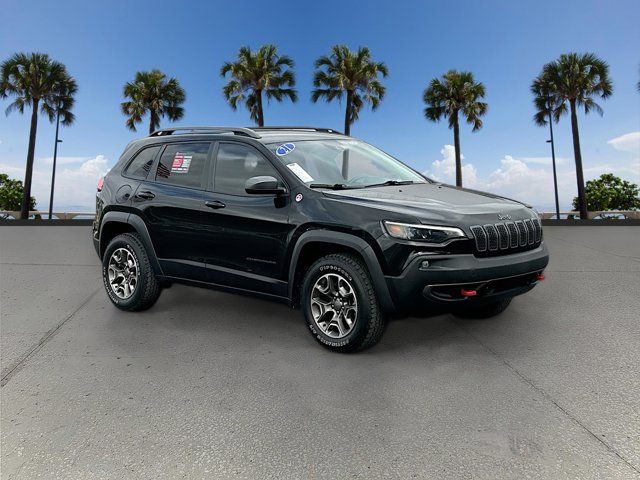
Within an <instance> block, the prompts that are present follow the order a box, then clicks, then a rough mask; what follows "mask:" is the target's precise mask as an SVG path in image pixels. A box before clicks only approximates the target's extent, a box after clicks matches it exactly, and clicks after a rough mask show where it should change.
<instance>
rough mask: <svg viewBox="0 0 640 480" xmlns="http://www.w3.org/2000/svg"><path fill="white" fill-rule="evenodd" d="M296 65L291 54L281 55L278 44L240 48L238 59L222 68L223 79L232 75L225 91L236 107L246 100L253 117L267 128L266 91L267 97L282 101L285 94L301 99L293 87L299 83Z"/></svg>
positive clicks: (231, 103) (230, 102)
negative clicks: (264, 100) (264, 96)
mask: <svg viewBox="0 0 640 480" xmlns="http://www.w3.org/2000/svg"><path fill="white" fill-rule="evenodd" d="M293 66H294V63H293V60H291V59H290V58H289V57H288V56H286V55H278V48H277V47H276V46H275V45H262V46H261V47H260V48H259V49H258V50H257V51H255V52H252V51H251V49H250V48H249V47H241V48H240V50H239V51H238V58H237V59H236V61H235V62H225V63H224V65H222V68H220V76H221V77H222V78H225V77H226V76H227V74H230V79H229V82H228V83H227V84H226V85H225V86H224V88H223V89H222V92H223V93H224V96H225V98H226V99H227V102H229V105H230V106H231V108H232V109H233V110H237V109H238V105H240V104H242V103H244V104H245V106H246V107H247V109H248V110H249V115H250V117H251V120H253V121H254V122H256V123H257V124H258V126H260V127H264V108H263V105H262V94H263V93H264V94H265V95H266V97H267V99H268V100H271V99H272V98H273V99H275V100H277V101H278V102H280V101H282V99H283V98H285V97H288V98H289V99H290V100H291V101H292V102H296V101H297V100H298V93H297V91H296V90H295V89H294V88H293V87H295V85H296V77H295V74H294V73H293Z"/></svg>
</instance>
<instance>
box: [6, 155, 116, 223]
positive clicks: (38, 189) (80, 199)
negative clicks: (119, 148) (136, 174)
mask: <svg viewBox="0 0 640 480" xmlns="http://www.w3.org/2000/svg"><path fill="white" fill-rule="evenodd" d="M63 158H79V157H63ZM41 160H42V159H40V160H38V161H37V162H36V165H35V166H34V169H33V181H32V185H31V195H33V196H34V197H36V202H37V204H36V208H38V209H39V210H45V209H47V208H48V206H49V194H50V192H51V167H50V164H48V163H47V162H46V161H44V162H43V161H41ZM42 164H44V165H45V168H43V167H42V166H41V165H42ZM63 166H64V167H63ZM107 171H108V166H107V159H106V158H104V156H103V155H97V156H96V157H94V158H86V157H84V158H79V159H78V160H75V161H73V162H63V163H62V165H58V168H57V170H56V187H55V192H54V199H53V207H54V210H58V211H60V210H62V211H64V210H77V211H87V212H92V211H93V210H94V208H95V195H96V185H97V184H98V179H99V178H100V177H102V176H104V175H105V174H106V173H107ZM0 172H4V173H7V174H8V175H9V176H10V177H12V178H16V179H19V180H24V167H23V166H21V167H18V166H15V165H11V164H0Z"/></svg>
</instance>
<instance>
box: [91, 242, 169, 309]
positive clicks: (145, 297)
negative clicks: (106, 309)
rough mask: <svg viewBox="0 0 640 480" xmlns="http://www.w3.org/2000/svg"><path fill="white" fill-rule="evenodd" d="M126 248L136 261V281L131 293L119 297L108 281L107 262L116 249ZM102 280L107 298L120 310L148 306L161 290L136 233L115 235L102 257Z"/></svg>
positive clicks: (145, 307)
mask: <svg viewBox="0 0 640 480" xmlns="http://www.w3.org/2000/svg"><path fill="white" fill-rule="evenodd" d="M122 248H124V249H126V250H127V251H128V252H131V254H132V255H133V257H134V258H135V261H136V263H137V266H138V268H137V270H138V271H137V282H136V284H135V288H134V289H133V293H132V294H131V296H129V297H128V298H121V297H119V296H118V294H117V293H116V292H115V291H114V289H113V288H112V287H111V284H110V282H109V262H110V260H111V257H112V255H113V253H114V252H115V251H116V250H118V249H122ZM102 281H103V283H104V287H105V289H106V291H107V296H108V297H109V300H111V302H112V303H113V304H114V305H115V306H116V307H118V308H119V309H120V310H126V311H130V312H137V311H141V310H146V309H148V308H150V307H151V306H152V305H153V304H154V303H156V300H158V297H159V296H160V292H161V290H162V288H161V286H160V282H159V281H158V279H157V278H156V276H155V274H154V273H153V269H152V268H151V263H150V262H149V255H148V254H147V251H146V249H145V247H144V245H143V244H142V241H141V240H140V236H139V235H138V234H137V233H123V234H122V235H118V236H117V237H115V238H114V239H113V240H111V242H109V245H108V246H107V249H106V250H105V252H104V255H103V257H102Z"/></svg>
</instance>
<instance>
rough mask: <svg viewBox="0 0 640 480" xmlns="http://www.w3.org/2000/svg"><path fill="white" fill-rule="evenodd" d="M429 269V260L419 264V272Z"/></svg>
mask: <svg viewBox="0 0 640 480" xmlns="http://www.w3.org/2000/svg"><path fill="white" fill-rule="evenodd" d="M428 268H429V260H423V261H422V263H421V264H420V270H427V269H428Z"/></svg>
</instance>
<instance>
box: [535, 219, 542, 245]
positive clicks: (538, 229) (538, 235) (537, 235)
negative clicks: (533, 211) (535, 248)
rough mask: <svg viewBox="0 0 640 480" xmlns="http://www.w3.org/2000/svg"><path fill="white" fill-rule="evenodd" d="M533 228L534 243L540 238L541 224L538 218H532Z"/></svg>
mask: <svg viewBox="0 0 640 480" xmlns="http://www.w3.org/2000/svg"><path fill="white" fill-rule="evenodd" d="M533 228H534V229H535V231H536V243H538V242H539V241H540V240H542V225H541V224H540V219H539V218H534V219H533Z"/></svg>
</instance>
